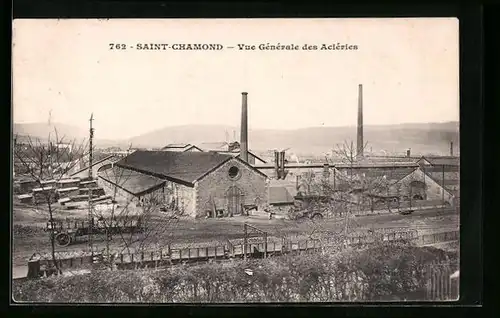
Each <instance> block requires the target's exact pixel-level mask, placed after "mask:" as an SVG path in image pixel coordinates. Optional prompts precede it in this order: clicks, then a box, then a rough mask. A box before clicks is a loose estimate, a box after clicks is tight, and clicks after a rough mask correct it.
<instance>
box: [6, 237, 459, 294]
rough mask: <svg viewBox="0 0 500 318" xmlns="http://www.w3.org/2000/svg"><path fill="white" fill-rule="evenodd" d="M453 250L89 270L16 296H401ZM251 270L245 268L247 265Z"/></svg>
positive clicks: (35, 283)
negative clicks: (435, 263)
mask: <svg viewBox="0 0 500 318" xmlns="http://www.w3.org/2000/svg"><path fill="white" fill-rule="evenodd" d="M453 257H454V256H453V255H452V254H449V253H446V252H444V251H441V250H438V249H433V248H420V247H415V246H411V245H407V244H399V245H398V244H380V245H378V246H374V247H372V248H369V249H365V250H355V249H350V250H346V251H343V252H340V253H337V254H334V255H322V254H320V253H316V254H307V255H295V256H292V255H287V256H282V257H275V258H269V259H266V260H249V261H247V262H246V263H245V262H244V261H229V262H225V263H209V264H203V265H196V266H186V265H183V266H177V267H175V268H174V267H172V268H168V269H162V270H138V271H94V272H92V273H90V274H84V275H80V276H72V277H53V278H47V279H39V280H31V281H27V282H25V283H20V282H15V283H14V288H13V293H14V299H15V300H17V301H35V302H52V301H57V302H96V303H102V302H104V303H106V302H118V303H127V302H181V303H182V302H206V303H211V302H293V301H344V300H379V299H387V298H388V297H389V298H390V299H398V298H404V297H406V296H404V295H406V294H408V293H411V292H415V291H419V290H422V289H423V288H424V286H425V283H426V281H425V278H424V276H423V275H422V269H423V268H424V266H425V265H426V264H428V263H430V262H433V261H443V260H452V261H453V259H454V258H453ZM246 269H251V272H250V274H249V273H247V272H246V271H245V270H246Z"/></svg>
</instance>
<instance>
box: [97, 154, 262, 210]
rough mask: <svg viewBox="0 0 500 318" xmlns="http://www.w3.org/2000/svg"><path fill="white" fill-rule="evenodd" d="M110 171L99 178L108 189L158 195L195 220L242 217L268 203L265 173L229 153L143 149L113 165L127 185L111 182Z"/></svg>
mask: <svg viewBox="0 0 500 318" xmlns="http://www.w3.org/2000/svg"><path fill="white" fill-rule="evenodd" d="M118 169H120V170H118ZM108 171H110V170H106V171H103V172H101V173H100V175H99V178H100V179H101V180H103V181H104V182H106V183H108V185H107V187H108V191H109V190H111V189H110V188H115V187H119V188H120V189H122V192H123V193H124V194H125V195H128V196H129V197H134V198H135V199H136V200H139V201H140V200H141V199H145V198H146V196H147V195H149V196H154V197H155V200H159V201H161V203H162V204H165V205H166V206H167V207H170V208H173V209H176V210H179V211H180V212H183V213H184V214H186V215H189V216H191V217H205V216H207V215H209V214H210V215H212V216H215V215H217V214H221V215H222V216H230V215H238V214H242V212H243V209H244V207H245V206H250V205H256V206H258V207H261V206H263V205H265V204H266V202H267V191H266V179H267V177H266V175H264V174H263V173H261V172H259V171H258V170H256V169H255V168H253V167H252V166H251V165H249V164H248V163H246V162H244V161H243V160H241V159H239V158H235V157H233V156H230V155H224V154H219V153H213V152H190V151H188V152H171V151H141V150H139V151H136V152H134V153H133V154H131V155H129V156H127V157H125V158H123V159H122V160H120V161H119V162H117V163H115V164H114V167H113V174H111V175H112V176H116V174H120V175H123V174H126V175H127V176H128V177H127V178H125V179H126V180H127V181H126V182H123V183H122V184H120V183H119V182H116V181H114V182H113V180H112V178H111V177H106V176H105V175H106V174H108V175H110V173H108ZM116 179H117V178H116V177H115V180H116Z"/></svg>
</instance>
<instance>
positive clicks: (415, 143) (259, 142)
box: [129, 122, 459, 154]
mask: <svg viewBox="0 0 500 318" xmlns="http://www.w3.org/2000/svg"><path fill="white" fill-rule="evenodd" d="M233 130H234V131H236V132H237V139H239V127H234V126H223V125H213V126H211V125H189V126H176V127H166V128H164V129H160V130H156V131H153V132H150V133H146V134H143V135H140V136H137V137H134V138H131V139H130V140H129V141H130V142H131V143H132V144H133V145H134V146H136V147H140V146H142V147H162V146H165V145H167V144H168V143H184V142H185V143H193V144H198V143H201V142H210V141H224V140H225V138H226V137H225V134H226V131H227V132H228V133H229V135H230V136H231V137H232V131H233ZM231 139H232V138H231ZM248 139H249V148H250V149H252V150H254V151H266V150H269V149H285V148H292V151H294V152H296V153H297V154H321V153H324V152H327V151H330V150H331V149H332V148H334V147H335V145H336V144H339V143H343V142H344V141H347V140H352V141H353V142H356V127H311V128H304V129H297V130H271V129H259V130H251V129H249V132H248ZM364 140H365V142H368V146H367V148H368V149H367V150H370V147H371V148H372V150H373V152H377V151H382V150H384V151H386V152H395V153H401V154H403V153H405V151H406V149H408V148H411V149H412V153H414V154H429V153H433V154H449V149H450V141H453V143H454V148H455V151H457V149H458V146H459V144H458V142H459V123H458V122H447V123H429V124H400V125H386V126H365V127H364Z"/></svg>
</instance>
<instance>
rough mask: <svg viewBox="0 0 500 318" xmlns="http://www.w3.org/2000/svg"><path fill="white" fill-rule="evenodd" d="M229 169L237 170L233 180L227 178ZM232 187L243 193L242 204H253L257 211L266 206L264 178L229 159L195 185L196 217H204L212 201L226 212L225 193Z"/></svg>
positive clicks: (249, 168)
mask: <svg viewBox="0 0 500 318" xmlns="http://www.w3.org/2000/svg"><path fill="white" fill-rule="evenodd" d="M231 167H236V168H238V170H239V171H238V175H237V176H236V177H235V178H231V177H230V176H229V169H230V168H231ZM232 186H235V187H237V188H238V189H240V191H241V192H242V193H243V196H242V197H241V200H242V203H243V204H245V205H253V204H255V205H257V206H258V207H259V209H261V208H262V209H263V207H264V206H265V205H266V204H267V190H266V189H267V186H266V177H265V176H264V175H262V174H260V173H258V172H257V171H255V170H254V169H252V168H251V167H249V166H247V165H245V164H243V163H242V162H241V161H239V160H238V159H231V160H229V161H228V162H226V163H225V164H223V165H222V166H221V167H219V168H218V169H216V170H215V171H213V172H211V173H210V174H209V175H207V176H205V178H203V179H201V180H200V181H199V182H197V183H196V185H195V189H196V206H197V208H196V216H197V217H200V216H203V217H204V216H206V211H207V210H210V211H211V210H212V207H213V203H212V202H214V201H215V203H216V205H217V208H222V209H225V210H227V192H228V190H229V189H230V188H231V187H232Z"/></svg>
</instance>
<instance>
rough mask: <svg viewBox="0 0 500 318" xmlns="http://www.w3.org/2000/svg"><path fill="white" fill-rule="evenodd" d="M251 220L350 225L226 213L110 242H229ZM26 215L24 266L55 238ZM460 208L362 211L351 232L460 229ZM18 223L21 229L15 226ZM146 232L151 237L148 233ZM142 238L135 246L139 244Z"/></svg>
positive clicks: (19, 261) (279, 228) (119, 245)
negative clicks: (226, 215)
mask: <svg viewBox="0 0 500 318" xmlns="http://www.w3.org/2000/svg"><path fill="white" fill-rule="evenodd" d="M245 222H247V223H249V224H251V225H254V226H256V227H258V228H259V229H261V230H264V231H267V232H268V233H269V235H270V236H275V237H283V236H287V237H294V236H299V235H304V234H306V235H307V234H308V233H309V234H310V233H312V232H313V231H315V232H317V231H328V232H330V233H332V232H333V233H337V232H338V233H341V232H342V231H344V228H345V220H344V219H340V218H339V219H324V220H321V221H318V222H313V221H310V220H305V221H290V220H277V219H272V220H269V219H266V218H263V217H241V216H238V217H233V218H227V219H197V220H177V221H174V222H171V223H169V224H166V225H165V224H162V225H161V227H159V228H157V229H153V230H151V232H149V233H146V234H142V236H141V235H133V236H132V237H130V236H129V235H127V236H126V239H125V240H124V239H122V238H120V237H119V236H118V237H116V236H115V237H114V238H113V240H112V241H111V242H110V248H111V249H112V250H114V251H116V250H122V249H124V247H125V244H124V242H127V243H130V242H132V241H134V240H139V241H141V242H142V244H144V245H145V246H146V247H149V248H154V247H156V246H165V245H167V244H171V247H172V248H180V247H183V248H184V247H190V246H200V245H201V246H203V245H204V246H213V245H216V244H225V242H226V239H238V238H242V237H243V224H244V223H245ZM28 224H30V223H28V222H26V221H21V222H16V223H15V230H14V246H13V265H14V266H25V265H26V262H27V260H28V259H29V258H30V257H31V255H33V253H46V252H49V251H50V240H49V237H48V235H47V233H46V232H43V230H42V227H43V226H44V223H37V224H36V225H28ZM458 224H459V222H458V214H457V212H455V211H452V210H445V211H443V210H441V209H437V210H428V211H418V212H415V213H414V214H412V215H400V214H388V215H373V216H360V217H353V218H350V219H349V223H348V228H349V231H350V232H355V231H357V230H360V229H367V228H373V229H378V228H413V229H417V230H418V231H419V232H420V233H429V232H436V231H446V230H455V229H457V228H458ZM16 227H17V230H16ZM146 236H147V237H146ZM137 244H138V243H135V244H132V245H131V246H132V247H134V246H137ZM88 245H89V244H88V240H87V237H80V238H79V239H78V241H77V242H76V243H75V244H71V245H69V246H67V247H63V248H57V250H58V251H82V250H87V249H88ZM93 245H94V247H97V248H99V249H103V248H105V241H104V237H102V236H101V237H100V236H97V237H95V238H94V240H93Z"/></svg>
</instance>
